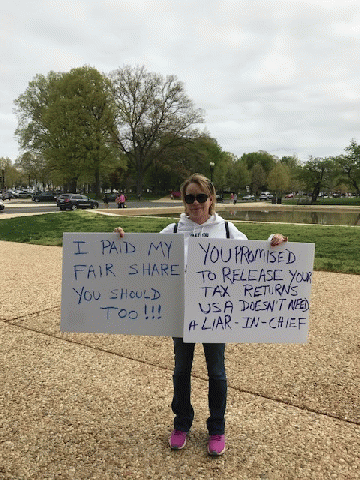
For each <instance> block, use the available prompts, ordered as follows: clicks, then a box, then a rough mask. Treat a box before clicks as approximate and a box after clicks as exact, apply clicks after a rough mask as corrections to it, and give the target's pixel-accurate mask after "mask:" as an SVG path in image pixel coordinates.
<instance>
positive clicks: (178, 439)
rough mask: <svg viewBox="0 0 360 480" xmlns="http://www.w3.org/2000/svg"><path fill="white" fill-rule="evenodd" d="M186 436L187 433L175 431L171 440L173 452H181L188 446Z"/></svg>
mask: <svg viewBox="0 0 360 480" xmlns="http://www.w3.org/2000/svg"><path fill="white" fill-rule="evenodd" d="M186 435H187V432H182V431H180V430H173V431H172V432H171V436H170V438H169V444H170V447H171V448H172V449H173V450H181V449H182V448H184V447H185V445H186Z"/></svg>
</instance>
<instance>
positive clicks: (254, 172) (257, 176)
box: [250, 163, 267, 195]
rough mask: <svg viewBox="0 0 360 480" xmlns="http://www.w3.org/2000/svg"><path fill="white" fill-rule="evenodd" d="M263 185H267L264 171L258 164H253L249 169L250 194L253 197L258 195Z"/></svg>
mask: <svg viewBox="0 0 360 480" xmlns="http://www.w3.org/2000/svg"><path fill="white" fill-rule="evenodd" d="M265 185H267V174H266V171H265V170H264V168H263V167H262V165H261V164H260V163H255V165H254V166H253V167H252V168H251V180H250V187H251V192H252V193H253V194H255V195H259V193H260V190H262V189H264V188H265Z"/></svg>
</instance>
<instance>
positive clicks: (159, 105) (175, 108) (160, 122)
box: [110, 66, 203, 194]
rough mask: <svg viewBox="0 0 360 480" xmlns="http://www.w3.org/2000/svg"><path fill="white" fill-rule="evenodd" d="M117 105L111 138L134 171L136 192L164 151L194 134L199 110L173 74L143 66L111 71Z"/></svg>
mask: <svg viewBox="0 0 360 480" xmlns="http://www.w3.org/2000/svg"><path fill="white" fill-rule="evenodd" d="M110 80H111V82H112V86H113V96H114V101H115V105H116V123H117V130H116V131H115V132H113V138H114V140H115V142H116V144H117V145H118V147H119V148H120V150H121V152H122V153H124V154H125V155H126V157H127V160H128V163H129V166H130V167H132V168H133V169H134V170H135V171H136V183H137V193H138V194H141V193H142V188H143V181H144V174H145V173H146V171H147V170H148V169H149V168H150V166H151V165H153V162H154V161H155V160H156V158H157V157H158V156H159V155H160V154H163V152H164V151H166V150H167V149H170V148H172V147H175V146H178V145H179V141H183V140H184V139H188V138H192V137H193V135H194V134H196V130H195V129H194V125H195V124H198V123H202V122H203V117H202V112H201V110H200V109H196V108H195V107H194V105H193V102H192V101H191V100H190V99H189V98H188V97H187V96H186V94H185V91H184V86H183V84H182V83H181V82H179V81H178V80H177V79H176V77H175V76H168V77H166V78H165V79H164V78H163V77H162V76H161V75H158V74H156V73H149V72H147V71H146V70H145V68H144V67H136V68H132V67H130V66H125V67H124V68H120V69H118V70H115V71H113V72H111V73H110Z"/></svg>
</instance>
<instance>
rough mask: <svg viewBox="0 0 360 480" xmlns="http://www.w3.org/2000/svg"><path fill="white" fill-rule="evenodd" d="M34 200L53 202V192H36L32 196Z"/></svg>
mask: <svg viewBox="0 0 360 480" xmlns="http://www.w3.org/2000/svg"><path fill="white" fill-rule="evenodd" d="M32 200H33V201H34V202H55V200H56V198H55V195H54V194H53V192H37V193H34V195H33V196H32Z"/></svg>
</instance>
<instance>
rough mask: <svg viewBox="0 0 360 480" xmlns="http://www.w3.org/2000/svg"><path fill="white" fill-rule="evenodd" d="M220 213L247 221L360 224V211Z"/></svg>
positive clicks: (239, 211) (224, 216) (226, 217)
mask: <svg viewBox="0 0 360 480" xmlns="http://www.w3.org/2000/svg"><path fill="white" fill-rule="evenodd" d="M218 213H219V214H220V215H221V216H222V217H223V218H225V219H227V220H243V221H246V222H275V223H276V222H285V223H305V224H314V225H358V226H360V213H356V212H329V211H316V210H315V211H314V210H312V211H308V212H307V211H305V212H304V211H298V210H295V209H294V210H270V211H269V210H247V211H245V210H223V211H221V210H219V211H218Z"/></svg>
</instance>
